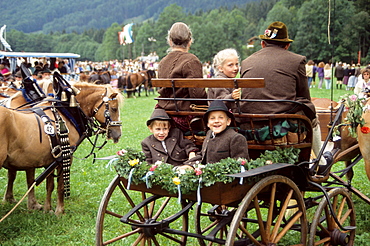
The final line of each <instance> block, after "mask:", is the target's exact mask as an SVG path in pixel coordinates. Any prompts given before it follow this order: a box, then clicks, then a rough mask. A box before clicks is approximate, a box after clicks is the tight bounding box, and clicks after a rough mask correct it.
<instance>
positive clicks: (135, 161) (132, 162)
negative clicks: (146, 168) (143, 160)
mask: <svg viewBox="0 0 370 246" xmlns="http://www.w3.org/2000/svg"><path fill="white" fill-rule="evenodd" d="M138 163H139V160H138V159H133V160H129V161H128V164H130V166H132V167H134V166H135V165H136V164H138Z"/></svg>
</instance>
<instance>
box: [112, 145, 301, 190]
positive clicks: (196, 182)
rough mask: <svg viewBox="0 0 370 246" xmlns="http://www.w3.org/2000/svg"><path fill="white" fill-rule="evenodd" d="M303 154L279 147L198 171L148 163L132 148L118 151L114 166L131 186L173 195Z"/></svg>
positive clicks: (290, 161)
mask: <svg viewBox="0 0 370 246" xmlns="http://www.w3.org/2000/svg"><path fill="white" fill-rule="evenodd" d="M299 153H300V149H294V148H284V149H281V148H277V149H276V150H274V151H269V150H266V151H265V153H264V154H262V155H261V156H260V157H259V158H257V159H255V160H250V161H248V160H246V159H243V158H239V159H233V158H226V159H223V160H220V161H219V162H217V163H209V164H207V165H202V164H195V165H194V169H193V168H189V169H178V168H177V167H174V166H173V165H171V164H168V163H164V162H161V161H158V162H156V163H155V164H153V165H150V164H148V163H147V162H146V161H145V155H144V153H143V152H141V151H136V150H134V149H132V148H129V147H128V148H126V149H122V150H120V151H118V152H117V155H118V158H116V159H114V160H115V161H114V167H115V169H116V171H117V173H118V174H119V175H120V176H121V177H124V178H126V179H128V180H129V184H130V182H132V183H134V184H140V183H146V186H147V187H148V188H151V187H152V186H153V185H159V186H160V187H162V189H165V190H167V191H168V192H170V193H172V194H175V193H180V192H181V193H183V194H188V193H191V192H193V191H196V190H197V189H198V188H199V186H200V185H201V186H203V187H204V186H211V185H213V184H215V183H216V182H222V183H225V184H226V183H230V182H232V181H233V180H234V179H235V178H234V177H230V176H227V174H235V173H240V172H243V171H246V170H250V169H253V168H257V167H260V166H264V165H268V164H272V163H296V162H297V161H298V157H299Z"/></svg>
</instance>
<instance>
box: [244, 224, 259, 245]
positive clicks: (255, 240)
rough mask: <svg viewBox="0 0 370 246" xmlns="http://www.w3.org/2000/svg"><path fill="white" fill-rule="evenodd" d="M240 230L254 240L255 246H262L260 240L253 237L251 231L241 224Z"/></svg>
mask: <svg viewBox="0 0 370 246" xmlns="http://www.w3.org/2000/svg"><path fill="white" fill-rule="evenodd" d="M239 229H240V230H241V231H242V232H243V233H244V234H245V235H246V236H247V237H248V238H249V239H250V240H252V242H253V244H254V245H257V246H262V244H261V243H260V242H258V240H257V239H256V238H255V237H254V236H253V235H252V234H250V233H249V231H248V230H247V229H245V227H244V226H243V225H241V224H239Z"/></svg>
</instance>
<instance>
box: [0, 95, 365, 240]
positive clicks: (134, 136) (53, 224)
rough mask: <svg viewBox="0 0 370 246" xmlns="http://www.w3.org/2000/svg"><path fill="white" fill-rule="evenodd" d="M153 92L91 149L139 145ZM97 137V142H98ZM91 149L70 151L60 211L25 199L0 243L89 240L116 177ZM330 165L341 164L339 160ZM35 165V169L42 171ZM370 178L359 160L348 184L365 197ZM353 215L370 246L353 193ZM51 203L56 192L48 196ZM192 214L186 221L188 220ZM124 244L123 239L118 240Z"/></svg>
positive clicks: (20, 186)
mask: <svg viewBox="0 0 370 246" xmlns="http://www.w3.org/2000/svg"><path fill="white" fill-rule="evenodd" d="M346 93H347V91H345V90H334V93H333V95H334V97H333V99H334V100H335V101H337V100H338V99H339V96H340V95H343V94H346ZM330 94H331V93H330V90H325V89H321V90H319V89H317V88H313V89H311V95H312V97H327V98H330ZM154 97H155V96H153V95H151V96H149V97H145V96H144V97H140V98H130V99H125V102H124V105H123V108H122V115H121V120H122V122H123V127H122V137H121V140H120V142H119V143H118V144H116V145H115V144H113V143H111V142H109V143H108V144H107V145H106V146H105V147H104V148H103V149H102V150H100V151H99V152H97V153H96V156H97V157H104V156H109V155H113V154H115V153H116V151H117V150H119V149H121V148H125V147H126V146H130V147H134V148H137V149H139V148H140V142H141V140H142V139H144V138H145V137H146V136H148V135H149V134H150V133H149V131H148V129H147V128H146V124H145V122H146V120H147V119H148V118H149V116H150V114H151V112H152V109H153V107H154V105H155V103H156V101H155V100H154ZM101 142H102V141H101ZM90 151H91V145H90V143H89V142H88V141H85V142H84V143H83V144H82V145H81V146H80V147H79V149H78V150H77V152H75V154H74V156H75V159H74V162H73V166H72V167H71V197H70V198H69V199H66V201H65V214H64V215H63V216H61V217H59V218H57V217H56V216H55V215H54V214H49V213H44V212H42V211H28V210H27V208H26V201H23V202H22V203H21V205H20V206H19V207H18V208H17V209H16V210H15V211H14V212H13V213H12V214H11V215H10V216H9V217H8V218H6V219H5V220H4V221H3V222H2V223H0V228H1V230H0V245H4V246H12V245H22V246H31V245H94V244H95V218H96V214H97V210H98V207H99V203H100V200H101V198H102V196H103V193H104V190H105V189H106V187H107V186H108V184H109V183H110V182H111V180H112V179H113V178H114V177H115V176H116V173H115V171H114V170H111V169H110V168H107V167H106V165H107V161H102V160H96V161H95V162H93V158H92V156H90V157H88V158H87V159H83V158H84V157H85V156H87V155H88V154H89V153H90ZM335 166H336V167H335V168H338V169H340V168H341V167H343V166H342V164H341V163H337V164H336V165H335ZM41 171H42V170H39V171H38V173H41ZM6 181H7V178H6V170H5V169H1V170H0V191H1V192H2V193H4V192H5V188H6ZM369 184H370V181H369V180H368V179H367V177H366V175H365V173H364V164H363V162H362V161H361V162H360V163H359V164H358V165H357V166H356V167H355V178H354V181H353V185H354V186H355V187H357V188H358V189H359V190H360V191H362V192H363V193H365V194H366V195H367V196H370V189H369ZM26 190H27V189H26V182H25V175H24V173H23V172H19V174H18V178H17V180H16V183H15V196H16V199H20V198H21V197H22V196H23V195H24V193H25V192H26ZM36 195H37V198H38V200H39V201H40V202H41V203H43V200H44V198H45V184H44V183H42V184H41V185H40V186H38V187H36ZM353 200H354V202H355V206H356V214H357V228H358V229H357V238H356V243H355V245H370V239H369V238H370V233H369V231H370V214H369V212H370V206H369V205H368V204H366V203H365V202H363V201H362V200H360V199H358V198H357V197H354V198H353ZM53 201H54V202H55V194H54V196H53ZM12 207H13V205H12V204H0V217H3V216H4V215H5V214H6V213H7V212H8V211H9V210H10V209H11V208H12ZM192 222H193V220H192V217H191V218H190V223H192ZM122 245H124V244H122ZM188 245H197V242H196V240H190V241H189V243H188Z"/></svg>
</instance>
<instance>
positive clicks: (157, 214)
mask: <svg viewBox="0 0 370 246" xmlns="http://www.w3.org/2000/svg"><path fill="white" fill-rule="evenodd" d="M170 199H171V197H166V200H164V201H163V203H162V205H161V207H160V208H159V209H158V211H157V213H156V214H155V215H154V216H153V219H154V220H156V219H157V218H158V217H159V216H160V215H161V213H162V212H163V210H164V208H165V207H166V206H167V204H168V202H169V201H170Z"/></svg>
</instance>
